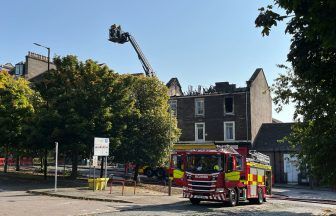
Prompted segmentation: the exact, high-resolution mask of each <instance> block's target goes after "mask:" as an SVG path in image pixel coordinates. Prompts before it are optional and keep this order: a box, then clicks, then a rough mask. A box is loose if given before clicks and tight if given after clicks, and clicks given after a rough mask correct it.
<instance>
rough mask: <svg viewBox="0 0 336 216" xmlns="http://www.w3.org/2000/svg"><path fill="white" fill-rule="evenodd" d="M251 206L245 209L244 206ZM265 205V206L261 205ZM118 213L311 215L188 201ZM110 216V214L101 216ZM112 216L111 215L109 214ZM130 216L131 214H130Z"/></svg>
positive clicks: (133, 208) (141, 207)
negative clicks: (193, 203)
mask: <svg viewBox="0 0 336 216" xmlns="http://www.w3.org/2000/svg"><path fill="white" fill-rule="evenodd" d="M247 205H249V206H251V207H250V208H248V209H247V208H246V206H247ZM263 205H266V204H263ZM116 209H117V210H118V211H120V212H128V213H130V212H134V213H139V214H140V215H142V214H144V215H146V214H148V215H153V214H155V215H156V214H157V215H161V214H162V215H163V214H164V213H165V212H169V213H174V214H178V215H179V214H181V215H189V214H190V215H203V214H204V215H280V216H282V215H298V216H299V215H312V214H307V213H294V212H288V211H271V210H267V209H265V207H263V206H262V205H252V204H249V203H248V202H247V203H242V204H241V205H239V206H236V207H228V206H227V205H225V204H223V203H216V202H204V203H201V204H200V205H192V204H190V203H189V201H181V202H176V203H172V204H159V205H148V206H137V205H129V206H127V207H116ZM103 215H110V214H103ZM111 215H112V214H111ZM130 215H132V214H130Z"/></svg>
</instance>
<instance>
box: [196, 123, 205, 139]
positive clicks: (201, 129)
mask: <svg viewBox="0 0 336 216" xmlns="http://www.w3.org/2000/svg"><path fill="white" fill-rule="evenodd" d="M195 141H196V142H204V141H205V126H204V123H196V124H195Z"/></svg>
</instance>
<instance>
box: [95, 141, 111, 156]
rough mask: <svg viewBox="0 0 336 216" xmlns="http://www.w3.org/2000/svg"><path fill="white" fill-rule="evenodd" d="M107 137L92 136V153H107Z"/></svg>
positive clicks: (103, 154) (108, 143) (108, 142)
mask: <svg viewBox="0 0 336 216" xmlns="http://www.w3.org/2000/svg"><path fill="white" fill-rule="evenodd" d="M109 146H110V140H109V138H99V137H95V138H94V150H93V152H94V155H95V156H108V155H109Z"/></svg>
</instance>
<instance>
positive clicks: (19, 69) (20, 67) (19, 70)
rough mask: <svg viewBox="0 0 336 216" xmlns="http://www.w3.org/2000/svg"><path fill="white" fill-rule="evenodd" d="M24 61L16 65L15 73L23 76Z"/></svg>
mask: <svg viewBox="0 0 336 216" xmlns="http://www.w3.org/2000/svg"><path fill="white" fill-rule="evenodd" d="M23 66H24V64H23V63H18V64H16V65H15V75H16V76H22V75H23Z"/></svg>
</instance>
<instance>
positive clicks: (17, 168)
mask: <svg viewBox="0 0 336 216" xmlns="http://www.w3.org/2000/svg"><path fill="white" fill-rule="evenodd" d="M15 162H16V164H15V170H16V171H20V155H19V154H16V160H15Z"/></svg>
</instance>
